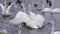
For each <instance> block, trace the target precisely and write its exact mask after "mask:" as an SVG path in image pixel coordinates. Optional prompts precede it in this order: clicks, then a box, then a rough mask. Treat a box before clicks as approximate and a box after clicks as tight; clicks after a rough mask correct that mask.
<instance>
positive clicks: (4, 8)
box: [0, 1, 15, 16]
mask: <svg viewBox="0 0 60 34" xmlns="http://www.w3.org/2000/svg"><path fill="white" fill-rule="evenodd" d="M4 4H5V5H3V4H1V3H0V6H1V8H2V15H3V16H10V15H11V14H10V13H9V9H10V8H11V6H12V5H14V4H15V3H12V4H11V5H9V6H8V8H6V1H4Z"/></svg>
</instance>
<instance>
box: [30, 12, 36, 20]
mask: <svg viewBox="0 0 60 34" xmlns="http://www.w3.org/2000/svg"><path fill="white" fill-rule="evenodd" d="M36 16H37V15H35V14H34V13H33V12H31V19H32V20H34V19H35V18H36Z"/></svg>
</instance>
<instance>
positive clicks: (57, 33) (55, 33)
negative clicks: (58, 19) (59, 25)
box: [50, 21, 60, 34]
mask: <svg viewBox="0 0 60 34" xmlns="http://www.w3.org/2000/svg"><path fill="white" fill-rule="evenodd" d="M50 23H51V24H52V30H51V33H50V34H60V31H54V21H51V22H50Z"/></svg>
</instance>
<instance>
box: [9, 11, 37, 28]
mask: <svg viewBox="0 0 60 34" xmlns="http://www.w3.org/2000/svg"><path fill="white" fill-rule="evenodd" d="M22 22H24V23H26V25H27V26H29V27H31V28H37V27H36V26H35V24H33V23H31V20H30V18H29V16H28V15H27V14H26V13H24V12H22V11H20V12H18V13H17V15H16V17H15V18H14V19H12V20H10V23H13V24H21V23H22ZM32 24H33V25H32Z"/></svg>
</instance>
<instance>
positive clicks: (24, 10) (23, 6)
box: [21, 3, 25, 12]
mask: <svg viewBox="0 0 60 34" xmlns="http://www.w3.org/2000/svg"><path fill="white" fill-rule="evenodd" d="M21 5H22V6H23V11H24V12H25V5H24V3H22V4H21Z"/></svg>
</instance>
